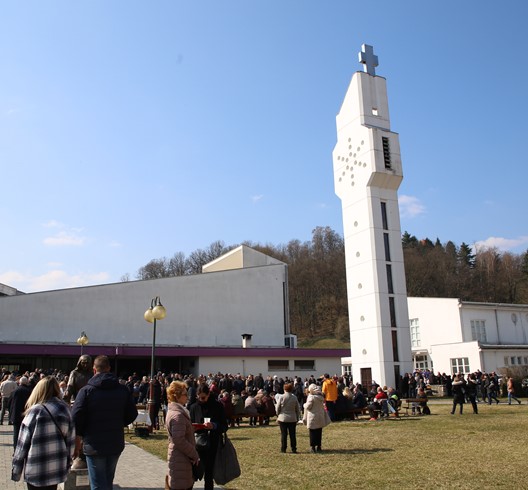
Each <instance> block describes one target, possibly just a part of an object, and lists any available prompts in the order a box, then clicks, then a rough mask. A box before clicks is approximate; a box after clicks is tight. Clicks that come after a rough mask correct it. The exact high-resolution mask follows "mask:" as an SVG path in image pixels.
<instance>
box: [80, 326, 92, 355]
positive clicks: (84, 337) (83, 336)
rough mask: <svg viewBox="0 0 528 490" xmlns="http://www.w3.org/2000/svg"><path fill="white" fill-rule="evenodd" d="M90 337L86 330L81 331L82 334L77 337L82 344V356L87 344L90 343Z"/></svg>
mask: <svg viewBox="0 0 528 490" xmlns="http://www.w3.org/2000/svg"><path fill="white" fill-rule="evenodd" d="M89 342H90V339H89V338H88V335H86V333H85V332H81V336H80V337H79V338H78V339H77V343H78V344H79V345H80V346H81V356H82V355H83V349H84V346H85V345H88V343H89Z"/></svg>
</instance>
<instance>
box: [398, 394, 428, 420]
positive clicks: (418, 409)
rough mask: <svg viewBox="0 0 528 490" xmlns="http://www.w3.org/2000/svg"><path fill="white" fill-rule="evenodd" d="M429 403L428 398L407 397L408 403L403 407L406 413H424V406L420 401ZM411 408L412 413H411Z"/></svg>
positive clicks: (406, 401) (407, 414)
mask: <svg viewBox="0 0 528 490" xmlns="http://www.w3.org/2000/svg"><path fill="white" fill-rule="evenodd" d="M424 402H425V403H427V398H405V403H406V405H405V406H404V407H402V408H403V409H404V410H405V415H406V416H407V417H408V416H409V415H422V408H423V407H422V406H421V405H420V403H424ZM409 410H411V414H409Z"/></svg>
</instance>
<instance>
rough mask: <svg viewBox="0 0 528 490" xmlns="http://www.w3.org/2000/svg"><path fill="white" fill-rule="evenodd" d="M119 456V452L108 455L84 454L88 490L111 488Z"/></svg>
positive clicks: (110, 489) (106, 489)
mask: <svg viewBox="0 0 528 490" xmlns="http://www.w3.org/2000/svg"><path fill="white" fill-rule="evenodd" d="M119 456H120V454H111V455H109V456H88V455H86V464H87V466H88V476H89V477H90V490H112V486H113V482H114V475H115V470H116V466H117V461H118V460H119Z"/></svg>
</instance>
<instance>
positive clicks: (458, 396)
mask: <svg viewBox="0 0 528 490" xmlns="http://www.w3.org/2000/svg"><path fill="white" fill-rule="evenodd" d="M465 384H466V383H465V380H464V377H463V375H459V374H457V375H456V376H455V378H454V379H453V382H452V387H453V388H452V389H453V408H452V409H451V415H454V414H455V410H456V407H457V405H460V415H462V411H463V409H464V403H465V398H466V396H465V393H466V390H465Z"/></svg>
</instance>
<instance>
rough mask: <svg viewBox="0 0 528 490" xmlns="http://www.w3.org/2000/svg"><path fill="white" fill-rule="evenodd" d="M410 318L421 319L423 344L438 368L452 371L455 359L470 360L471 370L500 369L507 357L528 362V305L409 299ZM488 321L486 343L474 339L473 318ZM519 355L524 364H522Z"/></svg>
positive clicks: (442, 299)
mask: <svg viewBox="0 0 528 490" xmlns="http://www.w3.org/2000/svg"><path fill="white" fill-rule="evenodd" d="M408 307H409V319H414V318H418V320H419V325H420V337H421V346H420V347H413V351H414V352H419V351H424V350H425V351H427V352H428V355H429V357H430V359H431V360H432V361H433V364H434V371H435V372H437V371H440V372H446V373H451V359H452V358H463V357H467V358H468V359H469V365H470V370H471V371H476V370H481V371H487V372H490V371H497V370H498V369H499V368H501V367H505V366H507V364H505V361H504V358H505V357H507V358H510V357H511V356H514V357H515V358H516V364H512V363H511V361H510V362H509V366H510V367H511V366H512V365H516V366H519V365H528V363H526V362H525V359H527V358H528V342H527V336H528V335H527V334H528V305H508V304H493V303H471V302H461V301H460V300H459V299H457V298H408ZM472 320H473V321H474V320H479V321H484V322H485V329H486V342H481V343H479V342H477V341H474V340H472V334H471V321H472ZM518 357H520V358H521V364H518V359H517V358H518Z"/></svg>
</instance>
